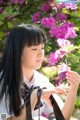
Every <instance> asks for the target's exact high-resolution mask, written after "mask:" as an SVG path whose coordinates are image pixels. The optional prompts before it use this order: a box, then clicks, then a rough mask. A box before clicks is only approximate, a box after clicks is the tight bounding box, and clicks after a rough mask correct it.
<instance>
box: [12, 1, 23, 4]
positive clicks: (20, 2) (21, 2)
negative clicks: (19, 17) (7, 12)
mask: <svg viewBox="0 0 80 120" xmlns="http://www.w3.org/2000/svg"><path fill="white" fill-rule="evenodd" d="M24 1H25V0H10V2H11V3H19V4H23V3H24Z"/></svg>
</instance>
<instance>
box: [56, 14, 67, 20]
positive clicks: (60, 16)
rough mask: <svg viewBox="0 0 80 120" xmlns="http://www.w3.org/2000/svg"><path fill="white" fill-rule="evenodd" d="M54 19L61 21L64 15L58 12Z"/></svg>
mask: <svg viewBox="0 0 80 120" xmlns="http://www.w3.org/2000/svg"><path fill="white" fill-rule="evenodd" d="M56 19H57V20H58V21H60V22H63V21H64V20H66V15H65V14H62V13H58V14H57V16H56Z"/></svg>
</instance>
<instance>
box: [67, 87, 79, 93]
mask: <svg viewBox="0 0 80 120" xmlns="http://www.w3.org/2000/svg"><path fill="white" fill-rule="evenodd" d="M78 87H79V85H74V86H70V88H69V91H73V92H77V91H78Z"/></svg>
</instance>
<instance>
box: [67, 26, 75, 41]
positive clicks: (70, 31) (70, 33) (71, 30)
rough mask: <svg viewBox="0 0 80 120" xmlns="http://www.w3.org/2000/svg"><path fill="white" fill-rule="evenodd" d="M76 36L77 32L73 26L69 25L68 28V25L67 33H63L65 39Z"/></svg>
mask: <svg viewBox="0 0 80 120" xmlns="http://www.w3.org/2000/svg"><path fill="white" fill-rule="evenodd" d="M76 36H77V34H76V33H75V29H74V27H70V28H69V27H68V30H67V34H66V35H65V39H67V38H74V37H76Z"/></svg>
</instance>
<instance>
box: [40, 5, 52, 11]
mask: <svg viewBox="0 0 80 120" xmlns="http://www.w3.org/2000/svg"><path fill="white" fill-rule="evenodd" d="M41 10H42V11H43V12H47V11H48V10H50V5H49V4H44V5H43V6H42V7H41Z"/></svg>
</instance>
